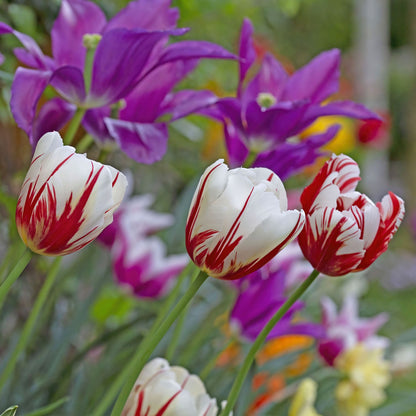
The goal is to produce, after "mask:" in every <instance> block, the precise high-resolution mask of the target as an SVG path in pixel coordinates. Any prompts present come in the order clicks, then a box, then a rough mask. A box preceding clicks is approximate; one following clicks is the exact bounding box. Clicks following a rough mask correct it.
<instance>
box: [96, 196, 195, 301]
mask: <svg viewBox="0 0 416 416" xmlns="http://www.w3.org/2000/svg"><path fill="white" fill-rule="evenodd" d="M152 202H153V197H152V196H151V195H143V196H136V197H133V198H130V199H129V200H127V201H125V202H124V203H123V204H122V205H121V207H120V211H119V212H118V213H117V215H116V216H115V218H114V222H113V224H111V226H110V228H109V229H106V230H105V231H104V232H103V233H102V234H101V235H100V237H99V240H100V241H101V242H103V243H104V244H105V245H106V246H107V247H109V248H110V249H111V259H112V264H113V271H114V276H115V278H116V280H117V282H118V283H119V284H120V285H122V286H125V287H127V288H128V289H129V290H130V291H131V292H132V293H134V294H135V295H136V296H139V297H144V298H156V297H160V296H163V295H164V294H165V293H166V292H167V291H168V290H169V289H170V288H171V286H172V284H173V283H174V279H175V278H176V277H177V275H178V274H179V273H180V272H181V271H182V270H183V268H184V267H185V266H186V264H187V263H188V262H189V257H188V256H187V255H186V254H176V255H170V256H167V255H166V247H165V244H164V243H163V242H162V240H161V239H160V238H159V237H156V236H154V235H152V234H154V233H155V232H157V231H160V230H162V229H164V228H166V227H168V226H170V225H172V224H173V221H174V219H173V216H172V215H169V214H161V213H157V212H154V211H152V210H151V209H150V205H151V204H152Z"/></svg>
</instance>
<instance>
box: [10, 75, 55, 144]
mask: <svg viewBox="0 0 416 416" xmlns="http://www.w3.org/2000/svg"><path fill="white" fill-rule="evenodd" d="M50 76H51V72H50V71H38V70H36V69H28V68H20V67H19V68H17V70H16V74H15V76H14V80H13V84H12V91H11V92H12V94H11V99H10V109H11V112H12V114H13V117H14V119H15V120H16V123H17V125H18V126H19V127H20V128H21V129H23V130H24V131H25V132H26V133H27V135H28V136H29V137H30V136H31V131H32V123H33V119H34V118H35V114H36V106H37V104H38V101H39V98H40V97H41V95H42V93H43V91H44V89H45V88H46V86H47V85H48V82H49V78H50ZM31 142H32V140H31ZM32 144H33V143H32Z"/></svg>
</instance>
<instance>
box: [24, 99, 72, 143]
mask: <svg viewBox="0 0 416 416" xmlns="http://www.w3.org/2000/svg"><path fill="white" fill-rule="evenodd" d="M75 111H76V106H75V105H73V104H71V103H68V102H67V101H64V100H62V99H61V98H58V97H55V98H52V99H50V100H49V101H47V102H46V103H45V104H44V105H43V107H42V108H41V109H40V110H39V113H38V115H37V116H36V118H35V120H34V122H33V127H32V137H33V144H36V143H37V141H38V140H39V139H40V138H41V137H42V136H43V135H44V134H45V133H47V132H49V131H58V130H60V129H61V128H62V127H63V126H64V125H65V124H66V123H67V122H68V121H69V120H70V119H71V118H72V117H73V115H74V114H75Z"/></svg>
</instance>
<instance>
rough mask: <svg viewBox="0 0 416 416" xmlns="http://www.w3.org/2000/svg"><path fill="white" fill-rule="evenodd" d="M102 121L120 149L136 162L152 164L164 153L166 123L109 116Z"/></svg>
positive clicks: (166, 133)
mask: <svg viewBox="0 0 416 416" xmlns="http://www.w3.org/2000/svg"><path fill="white" fill-rule="evenodd" d="M104 122H105V125H106V126H107V128H108V131H109V132H110V134H111V137H113V139H114V140H115V141H116V142H117V144H118V145H119V146H120V149H121V150H122V151H123V152H124V153H126V154H127V155H128V156H129V157H130V158H132V159H133V160H135V161H136V162H139V163H146V164H152V163H154V162H156V161H158V160H161V159H162V157H163V156H164V154H165V153H166V148H167V141H168V131H167V127H166V124H163V123H153V124H145V123H133V122H129V121H123V120H115V119H111V118H106V119H105V120H104Z"/></svg>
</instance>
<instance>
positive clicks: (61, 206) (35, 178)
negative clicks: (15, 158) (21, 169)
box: [16, 132, 127, 256]
mask: <svg viewBox="0 0 416 416" xmlns="http://www.w3.org/2000/svg"><path fill="white" fill-rule="evenodd" d="M126 186H127V179H126V177H125V176H124V175H123V174H122V173H120V172H119V171H118V170H116V169H114V168H113V167H111V166H106V165H103V164H101V163H98V162H95V161H93V160H89V159H87V157H86V156H85V155H80V154H77V153H75V149H74V148H73V147H71V146H64V145H63V143H62V139H61V136H60V135H59V133H57V132H51V133H46V134H45V135H43V136H42V137H41V139H40V140H39V142H38V144H37V146H36V150H35V154H34V155H33V159H32V163H31V165H30V168H29V171H28V172H27V175H26V178H25V181H24V183H23V186H22V189H21V191H20V195H19V200H18V202H17V209H16V225H17V230H18V232H19V234H20V237H21V238H22V240H23V242H24V243H25V244H26V245H27V246H28V247H29V248H30V249H31V250H32V251H34V252H36V253H40V254H46V255H52V256H58V255H63V254H69V253H73V252H74V251H77V250H79V249H80V248H82V247H84V246H85V245H87V244H88V243H90V242H91V241H93V240H94V239H95V238H96V237H97V236H98V235H99V234H100V233H101V231H102V230H103V229H104V228H105V227H106V226H107V225H109V224H110V223H111V222H112V221H113V212H114V210H115V209H116V208H117V207H118V206H119V205H120V203H121V200H122V199H123V196H124V192H125V189H126Z"/></svg>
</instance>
